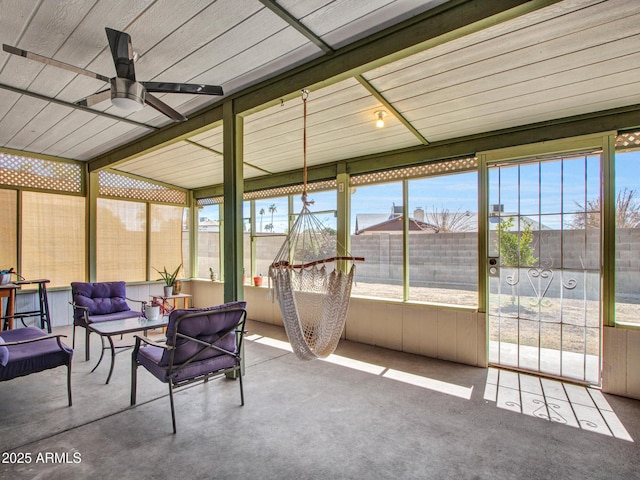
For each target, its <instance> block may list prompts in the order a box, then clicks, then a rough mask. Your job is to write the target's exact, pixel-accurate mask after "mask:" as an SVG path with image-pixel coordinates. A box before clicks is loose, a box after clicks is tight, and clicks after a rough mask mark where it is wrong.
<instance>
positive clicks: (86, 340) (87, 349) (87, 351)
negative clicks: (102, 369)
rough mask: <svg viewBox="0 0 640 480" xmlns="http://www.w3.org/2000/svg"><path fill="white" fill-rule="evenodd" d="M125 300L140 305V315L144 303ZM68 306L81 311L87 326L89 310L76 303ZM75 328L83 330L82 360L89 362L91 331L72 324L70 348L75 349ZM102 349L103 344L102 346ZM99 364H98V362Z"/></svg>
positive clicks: (142, 301)
mask: <svg viewBox="0 0 640 480" xmlns="http://www.w3.org/2000/svg"><path fill="white" fill-rule="evenodd" d="M124 299H125V300H127V301H129V302H135V303H139V304H140V305H141V307H140V313H141V314H142V308H143V306H144V304H145V303H147V302H145V301H144V300H136V299H135V298H129V297H124ZM69 305H71V306H72V307H73V309H74V310H75V309H78V310H82V315H83V316H84V322H85V323H86V324H87V325H88V324H89V323H92V322H89V308H88V307H83V306H81V305H78V304H76V302H69ZM76 327H81V328H84V331H85V334H84V359H85V360H86V361H87V362H88V361H89V360H90V344H89V335H90V334H91V331H90V330H89V329H88V328H87V327H85V326H84V325H76V324H75V321H74V323H73V335H72V337H71V348H76ZM103 347H104V344H103ZM98 363H100V362H98Z"/></svg>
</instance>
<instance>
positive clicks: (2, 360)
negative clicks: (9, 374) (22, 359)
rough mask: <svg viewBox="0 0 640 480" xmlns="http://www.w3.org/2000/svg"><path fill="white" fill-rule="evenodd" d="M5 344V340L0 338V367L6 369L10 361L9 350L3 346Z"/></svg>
mask: <svg viewBox="0 0 640 480" xmlns="http://www.w3.org/2000/svg"><path fill="white" fill-rule="evenodd" d="M3 343H4V339H3V338H2V337H0V365H2V366H3V367H6V366H7V362H8V361H9V349H8V348H7V347H3V346H1V345H2V344H3Z"/></svg>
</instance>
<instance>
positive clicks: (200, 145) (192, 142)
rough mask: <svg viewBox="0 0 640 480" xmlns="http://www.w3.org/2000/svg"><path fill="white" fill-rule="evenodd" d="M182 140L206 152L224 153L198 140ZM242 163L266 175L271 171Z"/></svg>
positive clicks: (221, 154)
mask: <svg viewBox="0 0 640 480" xmlns="http://www.w3.org/2000/svg"><path fill="white" fill-rule="evenodd" d="M184 141H185V143H188V144H189V145H193V146H194V147H198V148H201V149H203V150H206V151H208V152H211V153H214V154H216V155H219V156H220V157H222V156H223V155H224V154H223V153H222V152H219V151H218V150H215V149H213V148H210V147H207V146H206V145H202V144H200V143H198V142H194V141H193V140H189V139H187V140H184ZM242 163H243V164H244V165H245V166H247V167H251V168H253V169H255V170H258V171H259V172H262V173H266V174H267V175H270V174H271V172H270V171H269V170H265V169H264V168H260V167H256V166H255V165H252V164H250V163H249V162H242Z"/></svg>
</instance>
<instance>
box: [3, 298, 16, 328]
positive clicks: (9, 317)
mask: <svg viewBox="0 0 640 480" xmlns="http://www.w3.org/2000/svg"><path fill="white" fill-rule="evenodd" d="M5 293H6V294H5ZM1 297H6V298H7V308H6V310H5V314H4V315H5V318H4V320H2V321H1V322H0V331H2V330H13V315H14V314H15V307H16V289H15V288H7V289H2V296H0V298H1ZM0 316H2V303H0Z"/></svg>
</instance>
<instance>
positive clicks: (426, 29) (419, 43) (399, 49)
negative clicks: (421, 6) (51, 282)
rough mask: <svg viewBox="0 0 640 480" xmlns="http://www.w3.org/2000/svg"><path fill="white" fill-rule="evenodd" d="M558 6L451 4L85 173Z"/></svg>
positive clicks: (140, 142) (119, 152)
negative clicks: (225, 115)
mask: <svg viewBox="0 0 640 480" xmlns="http://www.w3.org/2000/svg"><path fill="white" fill-rule="evenodd" d="M559 1H560V0H451V1H449V2H447V3H444V4H442V5H440V6H438V7H436V8H433V9H431V10H428V11H426V12H424V13H423V14H420V15H417V16H415V17H413V18H410V19H408V20H405V21H404V22H401V23H399V24H397V25H394V26H392V27H389V28H387V29H385V30H383V31H381V32H378V33H376V34H373V35H371V36H369V37H367V38H364V39H362V40H359V41H357V42H354V43H353V44H349V45H347V46H345V47H342V48H340V49H338V50H336V51H335V53H333V54H332V55H325V56H323V57H321V58H319V59H316V60H312V61H310V62H308V63H306V64H304V65H301V66H299V67H296V68H294V69H292V70H290V71H288V72H285V73H283V74H280V75H277V76H275V77H273V78H271V79H269V80H266V81H264V82H261V83H259V84H257V85H254V86H251V87H248V88H246V89H245V90H242V91H240V92H237V93H236V94H233V95H230V96H229V97H227V98H225V99H224V100H222V101H221V102H219V103H217V104H215V105H213V106H211V107H209V108H206V109H204V110H202V111H201V112H200V113H198V114H195V115H190V118H189V120H187V121H186V122H182V123H179V124H173V125H169V126H167V127H165V128H163V129H161V130H160V131H159V132H156V133H153V134H150V135H147V136H145V137H142V138H139V139H137V140H134V141H133V142H130V143H129V144H127V145H123V146H121V147H119V148H116V149H114V150H112V151H111V152H108V153H106V154H103V155H99V156H97V157H95V158H94V159H92V160H91V161H90V162H89V171H94V170H97V169H100V168H104V167H108V166H111V165H112V164H114V163H118V162H121V161H123V160H129V159H131V158H135V157H136V156H139V155H142V154H144V153H148V152H149V151H153V150H157V149H159V148H162V147H163V146H166V145H170V144H172V143H175V142H176V141H180V140H184V139H186V138H188V137H189V136H192V135H195V134H197V133H200V132H202V131H205V130H207V129H209V128H211V127H212V124H213V123H215V122H221V121H222V103H223V102H225V101H229V100H233V101H234V105H235V111H236V112H237V113H238V114H239V115H243V116H245V115H247V114H250V113H252V112H253V111H259V110H262V109H264V108H267V107H269V106H271V105H275V104H276V103H278V102H280V100H281V99H289V98H294V97H297V96H298V95H299V92H300V90H301V89H303V88H313V89H318V88H321V87H323V86H327V85H330V84H333V83H336V82H338V81H340V80H343V79H345V78H350V77H353V76H354V75H357V74H361V73H364V72H366V71H367V70H370V69H372V68H375V67H377V66H380V65H384V64H386V63H389V62H391V61H394V60H397V59H399V58H404V57H406V56H409V55H412V54H414V53H417V52H420V51H423V50H426V49H428V48H432V47H434V46H436V45H440V44H442V43H446V42H449V41H451V40H454V39H456V38H460V37H463V36H465V35H468V34H470V33H473V32H477V31H480V30H482V29H484V28H488V27H490V26H492V25H496V24H499V23H502V22H505V21H508V20H511V19H513V18H517V17H519V16H521V15H524V14H527V13H530V12H532V11H535V10H538V9H540V8H544V7H546V6H548V5H551V4H554V3H557V2H559Z"/></svg>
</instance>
